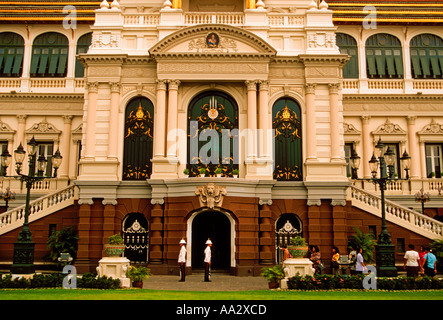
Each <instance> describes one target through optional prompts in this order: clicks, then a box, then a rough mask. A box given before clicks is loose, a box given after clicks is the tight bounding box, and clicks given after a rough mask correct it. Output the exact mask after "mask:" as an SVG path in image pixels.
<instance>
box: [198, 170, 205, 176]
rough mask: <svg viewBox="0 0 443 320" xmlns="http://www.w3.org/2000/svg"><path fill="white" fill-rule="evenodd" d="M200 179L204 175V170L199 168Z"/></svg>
mask: <svg viewBox="0 0 443 320" xmlns="http://www.w3.org/2000/svg"><path fill="white" fill-rule="evenodd" d="M199 171H200V177H204V176H205V175H206V168H200V170H199Z"/></svg>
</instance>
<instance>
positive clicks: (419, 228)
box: [348, 186, 443, 240]
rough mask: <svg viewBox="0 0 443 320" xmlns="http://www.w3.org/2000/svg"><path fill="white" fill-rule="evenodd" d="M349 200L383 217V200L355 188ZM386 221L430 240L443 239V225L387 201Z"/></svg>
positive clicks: (349, 195) (352, 189)
mask: <svg viewBox="0 0 443 320" xmlns="http://www.w3.org/2000/svg"><path fill="white" fill-rule="evenodd" d="M348 200H351V201H352V205H354V206H356V207H357V208H359V209H362V210H364V211H366V212H369V213H372V214H374V215H377V216H379V217H381V198H380V196H378V195H375V194H372V193H369V192H367V191H365V190H363V189H360V188H357V187H355V186H351V187H349V191H348ZM385 210H386V220H387V221H390V222H392V223H395V224H397V225H400V226H402V227H405V228H407V229H409V230H411V231H414V232H417V233H419V234H421V235H423V236H425V237H428V238H429V239H432V240H433V239H443V223H442V222H440V221H438V220H435V219H432V218H430V217H428V216H426V215H423V214H421V213H419V212H416V211H414V210H411V209H409V208H406V207H403V206H401V205H399V204H397V203H395V202H393V201H390V200H385Z"/></svg>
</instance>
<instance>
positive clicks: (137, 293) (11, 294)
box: [0, 288, 443, 300]
mask: <svg viewBox="0 0 443 320" xmlns="http://www.w3.org/2000/svg"><path fill="white" fill-rule="evenodd" d="M0 300H443V290H435V291H434V290H429V291H377V290H374V291H345V290H343V291H340V290H331V291H295V290H290V291H271V290H258V291H224V292H211V291H164V290H145V289H122V290H94V289H76V290H65V289H61V288H60V289H3V290H0Z"/></svg>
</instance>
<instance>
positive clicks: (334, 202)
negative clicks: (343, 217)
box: [331, 200, 346, 207]
mask: <svg viewBox="0 0 443 320" xmlns="http://www.w3.org/2000/svg"><path fill="white" fill-rule="evenodd" d="M331 206H333V207H335V206H342V207H345V206H346V200H332V201H331Z"/></svg>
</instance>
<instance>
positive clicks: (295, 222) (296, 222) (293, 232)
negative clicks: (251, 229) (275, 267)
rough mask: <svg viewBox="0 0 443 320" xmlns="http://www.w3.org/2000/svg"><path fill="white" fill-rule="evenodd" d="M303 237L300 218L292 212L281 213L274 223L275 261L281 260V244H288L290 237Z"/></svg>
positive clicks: (279, 261)
mask: <svg viewBox="0 0 443 320" xmlns="http://www.w3.org/2000/svg"><path fill="white" fill-rule="evenodd" d="M296 236H301V237H303V225H302V221H301V220H300V218H299V217H298V216H297V215H296V214H294V213H284V214H282V215H281V216H280V217H279V218H278V220H277V222H276V223H275V246H276V260H277V263H278V264H279V263H282V262H283V252H282V250H280V249H281V248H282V246H284V245H286V246H287V245H289V244H290V240H291V238H294V237H296Z"/></svg>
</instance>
